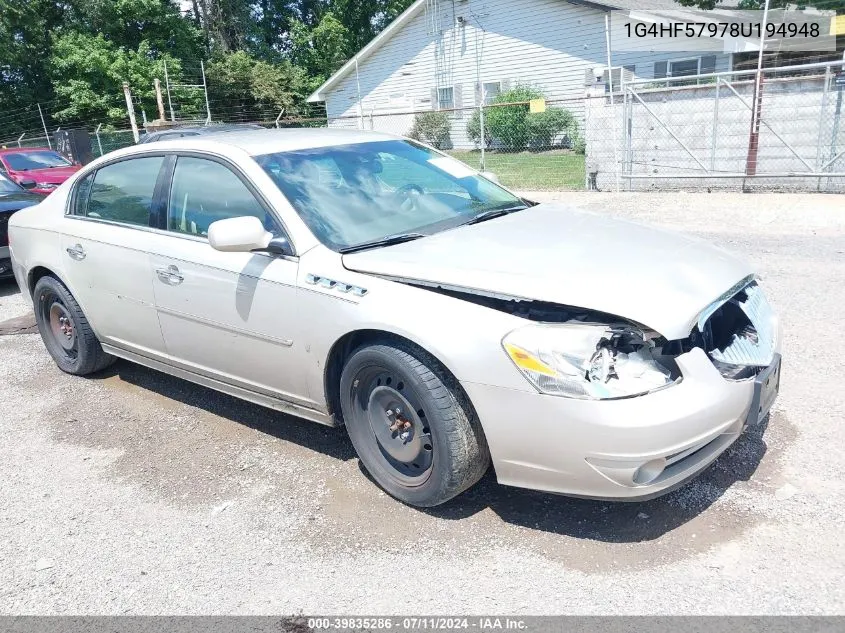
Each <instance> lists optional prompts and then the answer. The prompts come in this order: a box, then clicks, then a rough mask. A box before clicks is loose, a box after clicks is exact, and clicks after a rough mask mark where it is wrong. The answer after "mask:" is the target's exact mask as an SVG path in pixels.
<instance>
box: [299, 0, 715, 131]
mask: <svg viewBox="0 0 845 633" xmlns="http://www.w3.org/2000/svg"><path fill="white" fill-rule="evenodd" d="M679 9H682V7H680V5H678V4H676V3H675V2H674V1H673V0H639V1H635V0H608V1H607V2H597V1H586V0H417V1H416V2H414V4H412V5H411V6H410V7H409V8H408V9H407V10H406V11H405V12H404V13H403V14H402V15H400V16H399V17H398V18H397V19H396V20H394V21H393V22H392V23H391V24H390V25H389V26H388V27H387V28H386V29H385V30H384V31H382V32H381V33H380V34H379V35H378V36H377V37H376V38H375V39H373V41H371V42H370V43H369V44H368V45H367V46H365V47H364V48H363V49H362V50H361V51H359V52H358V53H357V54H356V55H355V56H354V57H353V58H352V59H351V60H349V62H347V63H346V64H345V65H344V66H343V67H342V68H341V69H340V70H338V71H337V72H336V73H335V74H334V75H333V76H332V77H330V78H329V79H328V80H327V81H326V82H325V83H324V84H323V85H322V86H320V87H319V88H318V89H317V90H316V91H315V92H314V94H312V95H311V96H310V97H309V99H308V101H309V102H312V103H313V102H325V104H326V110H327V115H328V119H329V124H330V125H332V126H344V127H366V128H374V129H379V130H383V131H389V132H393V133H396V134H407V133H408V131H409V129H410V126H411V123H412V119H413V115H412V114H409V113H411V112H419V111H425V110H432V109H435V110H452V111H453V114H452V116H453V118H454V119H455V124H453V132H452V141H453V143H454V144H455V146H456V147H460V146H471V145H472V144H471V143H470V142H469V141H468V140H467V139H466V136H465V127H466V125H465V123H464V124H463V125H462V124H461V123H460V121H461V120H464V121H468V120H469V110H468V109H469V108H472V107H475V106H477V105H479V104H480V103H481V102H482V101H484V102H485V103H489V102H490V101H492V99H494V98H495V96H496V95H497V94H499V93H500V92H502V91H505V90H507V89H508V88H509V87H511V86H514V85H516V84H517V83H525V84H531V85H533V86H536V87H538V88H540V89H541V90H542V91H543V93H544V94H545V96H546V98H547V100H548V101H550V102H551V101H560V100H568V99H572V102H571V104H567V103H561V104H559V105H562V106H564V107H570V109H571V110H572V111H573V112H574V113H575V114H576V115H577V116H579V118H580V116H581V113H582V111H583V101H582V97H583V96H584V95H585V91H586V89H587V88H588V87H589V86H590V85H591V84H595V82H596V79H595V72H596V69H597V67H601V66H604V67H606V66H607V60H608V51H607V39H606V30H605V16H606V15H607V14H608V12H609V11H612V10H622V11H635V12H637V13H638V14H640V15H642V13H643V11H648V10H655V11H667V10H679ZM615 15H619V14H615ZM615 32H616V31H615V30H613V31H612V33H615ZM628 44H630V42H629V43H628ZM693 45H695V42H693ZM616 48H619V47H616V46H614V45H613V42H611V49H612V60H611V61H612V66H613V68H614V72H613V77H612V79H613V82H614V83H615V84H617V85H618V84H619V80H620V76H624V77H625V78H626V80H630V79H632V78H644V79H648V78H659V77H665V76H667V75H669V76H679V75H695V74H699V73H707V72H720V71H725V70H730V64H731V56H730V54H728V53H714V52H713V50H712V43H711V46H710V49H709V50H708V49H707V47H706V46H705V45H702V46H701V47H700V48H701V50H700V51H699V52H698V53H696V52H689V53H669V52H666V51H662V52H657V51H654V50H649V49H648V45H647V44H644V45H643V48H642V49H641V50H639V51H631V50H628V52H621V51H619V50H614V49H616ZM627 48H628V49H630V48H631V47H630V46H627ZM620 73H624V75H620ZM604 75H605V76H604V80H605V81H606V80H607V73H606V72H605V74H604ZM462 108H464V109H467V110H464V111H461V109H462Z"/></svg>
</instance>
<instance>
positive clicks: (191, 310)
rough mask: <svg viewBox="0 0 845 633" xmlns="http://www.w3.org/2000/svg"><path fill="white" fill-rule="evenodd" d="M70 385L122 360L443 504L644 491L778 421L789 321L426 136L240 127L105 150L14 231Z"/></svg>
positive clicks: (633, 227) (657, 242) (717, 268)
mask: <svg viewBox="0 0 845 633" xmlns="http://www.w3.org/2000/svg"><path fill="white" fill-rule="evenodd" d="M10 241H11V254H12V261H13V267H14V272H15V275H16V277H17V281H18V284H19V285H20V287H21V289H23V291H24V293H25V294H27V295H29V296H31V297H32V300H33V306H34V310H35V316H36V318H37V322H38V326H39V330H40V332H41V336H42V337H43V339H44V344H45V346H46V348H47V350H48V351H49V353H50V354H51V355H52V357H53V358H54V359H55V361H56V363H57V364H58V366H59V367H60V368H61V369H62V370H63V371H66V372H68V373H71V374H75V375H80V376H82V375H87V374H91V373H94V372H97V371H100V370H102V369H104V368H105V367H107V366H108V365H109V364H110V363H112V362H113V361H114V360H115V359H116V358H123V359H127V360H130V361H133V362H136V363H140V364H142V365H146V366H148V367H152V368H154V369H157V370H161V371H164V372H167V373H169V374H172V375H174V376H178V377H180V378H183V379H186V380H189V381H193V382H196V383H199V384H201V385H205V386H207V387H211V388H213V389H217V390H220V391H223V392H226V393H229V394H232V395H234V396H237V397H240V398H244V399H246V400H250V401H253V402H257V403H259V404H262V405H265V406H267V407H271V408H274V409H278V410H282V411H285V412H288V413H291V414H293V415H296V416H301V417H304V418H307V419H309V420H313V421H315V422H319V423H322V424H327V425H344V426H345V427H346V429H347V430H348V432H349V436H350V439H351V441H352V444H353V445H354V447H355V450H356V451H357V453H358V456H359V457H360V459H361V462H362V463H363V465H364V466H365V467H366V469H367V471H368V472H369V473H370V474H371V475H372V477H373V479H375V481H376V482H378V484H379V485H381V486H382V487H383V488H384V489H385V490H386V491H387V492H389V493H390V494H391V495H393V496H395V497H396V498H398V499H400V500H402V501H403V502H405V503H409V504H413V505H418V506H434V505H437V504H440V503H443V502H445V501H447V500H449V499H451V498H452V497H454V496H455V495H457V494H459V493H460V492H462V491H464V490H466V489H467V488H469V487H470V486H472V485H473V484H475V483H476V482H477V481H478V480H479V479H480V478H481V476H482V475H483V474H484V473H485V472H486V471H487V470H488V468H489V466H490V464H491V461H492V464H493V466H494V468H495V472H496V476H497V478H498V480H499V482H501V483H502V484H507V485H513V486H522V487H526V488H533V489H538V490H546V491H551V492H557V493H563V494H568V495H577V496H585V497H597V498H609V499H620V500H622V499H642V498H646V497H650V496H655V495H658V494H662V493H664V492H666V491H668V490H670V489H672V488H674V487H677V486H679V485H680V484H682V483H683V482H685V481H686V480H688V479H689V478H691V477H693V476H695V475H696V474H698V473H699V472H701V471H702V470H703V469H704V468H706V467H707V466H708V465H709V464H710V463H711V462H713V460H715V459H716V457H717V456H718V455H719V454H720V453H722V452H723V451H724V450H725V449H726V448H727V447H728V446H730V444H731V443H732V442H734V441H735V440H736V439H737V438H738V437H739V436H740V434H741V432H742V430H743V429H744V428H745V427H746V426H747V425H754V424H758V423H759V422H760V421H761V420H762V419H763V418H764V417H765V416H766V414H767V412H768V410H769V408H770V407H771V405H772V402H773V401H774V399H775V397H776V395H777V392H778V386H779V378H780V355H779V328H778V322H777V319H776V317H775V316H774V314H773V312H772V310H771V308H770V307H769V305H768V303H767V301H766V298H765V295H764V294H763V291H762V289H761V287H760V285H759V284H758V281H757V279H756V278H755V276H754V271H753V270H752V269H750V268H749V267H748V265H746V264H745V263H743V262H741V261H739V260H737V259H736V258H734V257H733V256H731V255H729V254H728V253H726V252H724V251H721V250H719V249H717V248H715V247H713V246H710V245H708V244H706V243H703V242H700V241H695V240H692V239H689V238H686V237H683V236H680V235H676V234H673V233H669V232H665V231H659V230H656V229H653V228H649V227H646V226H642V225H639V224H634V223H628V222H622V221H617V220H611V219H609V218H607V217H604V216H600V215H592V214H587V213H583V212H580V211H577V210H575V209H572V208H570V207H568V206H566V205H557V204H535V203H533V202H531V201H529V200H525V199H522V198H520V197H519V196H517V195H515V194H514V193H512V192H510V191H508V190H507V189H505V188H503V187H502V186H500V185H499V184H497V182H496V181H495V178H494V177H493V176H492V175H490V174H486V175H485V174H479V173H477V172H476V171H474V170H473V169H471V168H469V167H467V166H466V165H464V164H463V163H460V162H458V161H456V160H455V159H453V158H451V157H449V156H447V155H445V154H442V153H440V152H437V151H436V150H433V149H431V148H429V147H426V146H423V145H420V144H418V143H416V142H414V141H411V140H407V139H402V138H397V137H391V136H385V135H381V134H375V133H371V132H358V131H343V130H284V131H249V132H233V133H230V134H227V135H224V136H218V137H209V138H201V137H198V138H196V139H192V138H183V139H179V140H176V141H169V142H161V143H150V144H145V145H143V146H138V147H134V148H129V149H125V150H120V151H117V152H113V153H111V154H108V155H106V156H104V157H103V158H101V159H99V160H97V161H95V162H94V163H92V164H90V165H88V166H87V167H86V168H84V169H82V170H81V171H80V172H79V173H78V174H76V175H75V176H74V177H73V178H71V179H70V180H68V181H67V182H66V183H65V184H63V185H62V186H61V187H60V188H59V189H58V190H57V191H56V192H55V193H53V195H51V196H50V197H49V198H48V199H47V200H46V201H44V202H43V203H41V204H40V205H38V206H36V207H32V208H29V209H25V210H23V211H20V212H18V213H16V214H15V215H14V216H13V217H12V219H11V222H10Z"/></svg>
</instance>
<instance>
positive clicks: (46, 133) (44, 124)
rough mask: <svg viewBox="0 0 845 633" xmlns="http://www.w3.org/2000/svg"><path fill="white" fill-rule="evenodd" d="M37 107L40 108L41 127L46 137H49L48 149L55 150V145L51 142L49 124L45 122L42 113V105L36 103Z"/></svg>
mask: <svg viewBox="0 0 845 633" xmlns="http://www.w3.org/2000/svg"><path fill="white" fill-rule="evenodd" d="M35 105H37V106H38V114H40V115H41V126H42V127H43V128H44V136H46V137H47V147H49V148H50V149H53V144H52V143H51V142H50V133H49V132H48V131H47V123H46V122H45V121H44V113H43V112H42V111H41V104H40V103H36V104H35Z"/></svg>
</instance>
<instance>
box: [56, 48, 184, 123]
mask: <svg viewBox="0 0 845 633" xmlns="http://www.w3.org/2000/svg"><path fill="white" fill-rule="evenodd" d="M165 60H166V61H167V64H168V72H169V73H171V74H172V76H173V77H174V78H176V79H177V80H178V77H179V74H180V72H181V67H180V63H179V60H177V59H175V58H173V57H170V56H169V55H161V56H159V57H158V58H156V57H154V56H153V54H152V50H151V49H150V46H149V44H148V43H147V42H146V41H142V42H141V44H139V46H138V48H137V50H132V49H126V48H123V47H118V46H116V45H115V44H114V43H113V42H110V41H109V40H107V39H106V38H105V37H104V36H103V35H88V34H83V33H77V32H69V33H67V34H65V35H62V36H60V37H59V38H58V39H57V40H56V42H55V44H54V46H53V52H52V55H51V58H50V61H49V65H50V68H51V69H52V80H53V89H54V92H55V95H56V97H57V102H58V105H57V107H56V108H55V109H54V111H53V112H52V116H53V118H54V119H55V120H56V121H57V122H59V123H65V124H68V123H77V122H79V123H93V122H95V121H96V122H102V123H109V124H113V125H120V126H125V124H126V121H127V114H126V104H125V100H124V96H123V82H124V81H126V82H129V85H130V87H131V89H132V93H133V96H135V97H137V98H138V100H139V105H140V109H143V110H144V111H146V112H147V113H148V114H149V115H150V118H154V117H155V116H157V115H156V114H154V113H156V110H157V107H156V99H155V90H154V87H153V80H154V79H155V78H157V77H162V76H163V75H164V67H163V64H164V61H165Z"/></svg>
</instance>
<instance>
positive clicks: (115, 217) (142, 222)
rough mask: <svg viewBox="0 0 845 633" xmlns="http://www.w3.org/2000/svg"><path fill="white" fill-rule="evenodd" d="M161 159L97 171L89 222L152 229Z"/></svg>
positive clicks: (118, 165) (143, 159)
mask: <svg viewBox="0 0 845 633" xmlns="http://www.w3.org/2000/svg"><path fill="white" fill-rule="evenodd" d="M163 162H164V157H162V156H151V157H149V158H132V159H129V160H124V161H121V162H119V163H114V164H113V165H106V166H105V167H103V168H101V169H98V170H97V173H96V175H95V176H94V184H93V186H92V187H91V193H90V195H89V197H88V209H87V213H86V214H85V215H86V216H87V217H89V218H100V219H103V220H112V221H114V222H123V223H125V224H134V225H138V226H149V224H150V211H151V208H152V204H153V191H154V190H155V185H156V180H157V179H158V173H159V171H160V170H161V165H162V163H163Z"/></svg>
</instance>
